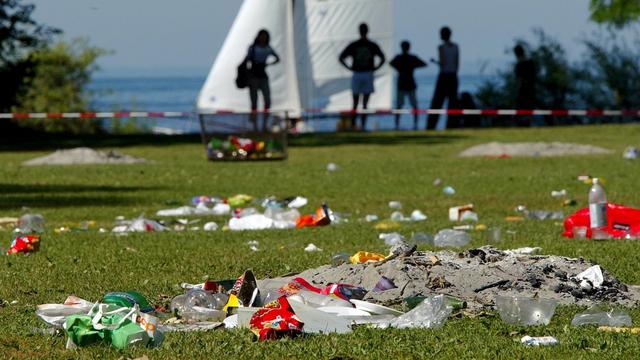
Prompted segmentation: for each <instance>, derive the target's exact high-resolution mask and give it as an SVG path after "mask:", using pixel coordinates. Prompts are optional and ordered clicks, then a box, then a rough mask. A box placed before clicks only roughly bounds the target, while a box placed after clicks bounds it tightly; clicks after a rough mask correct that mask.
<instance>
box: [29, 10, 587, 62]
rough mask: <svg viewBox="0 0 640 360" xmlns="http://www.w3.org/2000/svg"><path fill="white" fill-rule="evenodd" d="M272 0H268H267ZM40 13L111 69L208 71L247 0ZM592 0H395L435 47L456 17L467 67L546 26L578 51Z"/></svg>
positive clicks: (426, 44)
mask: <svg viewBox="0 0 640 360" xmlns="http://www.w3.org/2000/svg"><path fill="white" fill-rule="evenodd" d="M265 1H268V0H265ZM30 2H32V3H34V4H36V7H37V8H36V14H35V15H36V19H37V20H39V21H41V22H44V23H47V24H49V25H53V26H56V27H59V28H61V29H62V30H64V31H65V37H66V38H73V37H88V38H89V39H90V40H91V43H92V44H94V45H96V46H99V47H102V48H105V49H108V50H112V51H113V52H114V53H113V54H112V55H109V56H107V57H105V58H103V59H102V60H101V62H100V63H101V65H102V67H103V68H104V69H105V70H107V71H115V70H119V71H121V70H125V69H128V70H134V71H137V70H144V71H153V72H155V71H162V72H172V71H176V72H180V71H190V72H193V73H200V72H206V71H207V69H208V68H209V67H210V65H211V63H212V62H213V60H214V58H215V55H216V53H217V51H218V49H219V48H220V46H221V45H222V42H223V40H224V38H225V36H226V33H227V31H228V29H229V27H230V26H231V23H232V22H233V19H234V17H235V15H236V13H237V11H238V8H239V7H240V4H241V0H180V1H176V0H55V1H54V0H31V1H30ZM588 3H589V0H396V3H395V18H396V38H397V39H398V40H401V39H405V38H406V39H410V40H411V41H412V42H413V44H414V51H415V52H416V53H418V54H419V55H421V56H423V57H425V58H429V57H431V56H434V55H435V48H436V46H437V45H438V29H439V28H440V27H441V26H442V25H445V24H446V25H449V26H450V27H451V28H452V29H453V33H454V34H453V37H454V41H456V42H458V43H459V44H460V46H461V51H462V62H463V67H462V71H463V72H466V73H477V72H478V71H479V69H481V68H483V65H488V69H491V67H492V66H497V65H499V64H502V63H503V62H504V61H507V60H510V59H511V54H510V53H507V52H506V49H507V48H508V47H509V46H512V44H513V39H514V38H515V37H523V38H531V33H532V32H531V30H532V29H533V28H535V27H541V28H543V29H544V30H545V31H546V32H547V33H548V34H549V35H551V36H553V37H554V38H556V39H558V40H560V42H561V43H562V44H563V45H564V46H565V47H566V49H567V51H568V53H569V56H570V57H571V58H572V59H577V58H579V56H580V55H581V52H582V47H581V45H580V44H579V41H580V39H581V38H582V37H584V36H585V35H588V34H589V33H590V32H592V31H594V30H596V29H597V28H598V27H597V26H595V25H594V24H592V23H590V22H589V21H588V16H589V13H588Z"/></svg>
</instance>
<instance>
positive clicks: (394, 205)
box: [389, 201, 402, 210]
mask: <svg viewBox="0 0 640 360" xmlns="http://www.w3.org/2000/svg"><path fill="white" fill-rule="evenodd" d="M389 208H390V209H395V210H400V209H402V203H401V202H400V201H389Z"/></svg>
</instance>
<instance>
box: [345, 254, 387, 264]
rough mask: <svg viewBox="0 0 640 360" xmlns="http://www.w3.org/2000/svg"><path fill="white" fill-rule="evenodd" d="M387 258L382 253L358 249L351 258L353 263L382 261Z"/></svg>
mask: <svg viewBox="0 0 640 360" xmlns="http://www.w3.org/2000/svg"><path fill="white" fill-rule="evenodd" d="M385 258H386V256H384V255H382V254H376V253H372V252H368V251H358V252H357V253H355V254H354V255H353V256H351V257H350V258H349V259H350V260H351V263H352V264H364V263H368V262H378V261H382V260H384V259H385Z"/></svg>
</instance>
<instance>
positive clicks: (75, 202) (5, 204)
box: [0, 193, 148, 210]
mask: <svg viewBox="0 0 640 360" xmlns="http://www.w3.org/2000/svg"><path fill="white" fill-rule="evenodd" d="M145 199H147V200H148V198H145V197H142V196H109V195H79V196H78V195H72V194H69V193H67V194H46V195H44V194H38V195H34V194H29V195H20V194H17V195H3V196H2V199H1V200H0V210H19V209H21V208H23V207H27V208H53V209H57V208H65V207H87V206H90V207H94V206H95V207H105V206H118V205H133V204H139V203H143V202H145Z"/></svg>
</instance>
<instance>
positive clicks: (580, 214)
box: [562, 204, 640, 238]
mask: <svg viewBox="0 0 640 360" xmlns="http://www.w3.org/2000/svg"><path fill="white" fill-rule="evenodd" d="M575 226H583V227H586V228H587V238H591V236H592V234H591V226H590V222H589V209H588V208H584V209H580V210H578V211H577V212H576V213H574V214H573V215H571V216H569V217H568V218H566V219H565V221H564V232H563V233H562V236H564V237H568V238H573V237H574V236H573V228H574V227H575ZM606 231H607V233H609V235H611V236H612V237H614V238H623V237H625V235H627V234H636V235H640V209H633V208H629V207H625V206H622V205H618V204H607V229H606Z"/></svg>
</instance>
